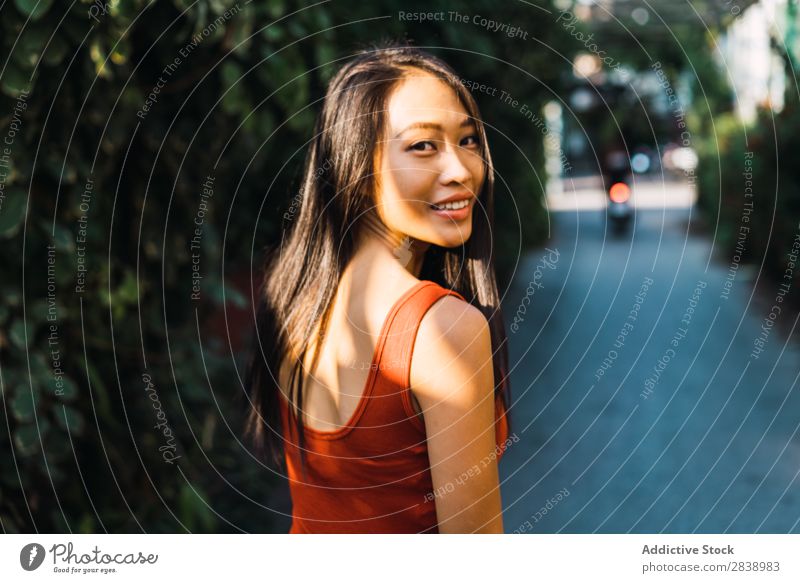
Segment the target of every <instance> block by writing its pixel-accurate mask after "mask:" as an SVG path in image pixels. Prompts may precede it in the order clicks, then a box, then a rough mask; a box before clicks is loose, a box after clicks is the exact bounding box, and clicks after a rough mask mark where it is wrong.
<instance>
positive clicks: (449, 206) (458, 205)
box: [431, 199, 469, 211]
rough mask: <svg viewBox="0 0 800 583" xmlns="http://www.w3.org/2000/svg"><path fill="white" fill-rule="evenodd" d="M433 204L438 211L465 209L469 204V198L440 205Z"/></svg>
mask: <svg viewBox="0 0 800 583" xmlns="http://www.w3.org/2000/svg"><path fill="white" fill-rule="evenodd" d="M431 206H432V207H433V210H436V211H444V210H447V211H457V210H458V209H463V208H464V207H466V206H469V200H468V199H464V200H457V201H455V202H445V203H442V204H438V205H437V204H431Z"/></svg>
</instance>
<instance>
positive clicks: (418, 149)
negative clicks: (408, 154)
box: [408, 141, 436, 152]
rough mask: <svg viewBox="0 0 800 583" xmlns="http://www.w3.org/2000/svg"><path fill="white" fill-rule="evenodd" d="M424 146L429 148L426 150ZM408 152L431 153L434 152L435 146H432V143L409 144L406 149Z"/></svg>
mask: <svg viewBox="0 0 800 583" xmlns="http://www.w3.org/2000/svg"><path fill="white" fill-rule="evenodd" d="M426 146H430V148H427V147H426ZM408 149H409V150H414V151H416V152H433V151H435V150H436V146H434V145H433V142H427V141H425V142H417V143H416V144H411V146H410V147H409V148H408Z"/></svg>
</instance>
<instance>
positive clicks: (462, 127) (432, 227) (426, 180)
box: [375, 70, 484, 247]
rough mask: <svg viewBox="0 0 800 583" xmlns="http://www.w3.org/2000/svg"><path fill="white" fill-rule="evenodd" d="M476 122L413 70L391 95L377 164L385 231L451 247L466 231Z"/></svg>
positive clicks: (473, 186)
mask: <svg viewBox="0 0 800 583" xmlns="http://www.w3.org/2000/svg"><path fill="white" fill-rule="evenodd" d="M478 140H479V137H478V133H477V131H476V127H475V123H474V120H472V119H471V118H470V117H469V115H468V114H467V111H466V109H465V108H464V106H463V105H462V104H461V102H460V101H459V99H458V97H457V96H456V93H455V92H454V91H453V90H452V89H451V88H450V87H448V86H447V85H446V84H445V83H444V82H442V81H440V80H439V79H438V78H436V77H435V76H433V75H431V74H430V73H427V72H423V71H419V70H414V71H413V72H411V73H409V75H408V76H407V77H405V78H404V79H403V80H401V81H399V82H398V83H397V85H396V86H395V87H394V90H393V91H392V93H391V94H390V96H389V101H388V104H387V112H386V133H385V135H384V136H383V141H382V142H381V144H380V146H379V152H378V158H377V163H376V169H377V171H376V174H377V176H376V178H377V185H378V188H377V193H376V201H375V203H376V205H377V210H378V213H379V215H380V217H381V219H382V220H383V222H384V223H385V224H386V225H387V226H388V227H389V229H390V230H391V231H394V232H396V233H399V234H402V235H408V236H410V237H412V238H414V239H418V240H420V241H424V242H427V243H431V244H434V245H439V246H440V247H457V246H459V245H462V244H463V243H464V242H466V241H467V240H468V239H469V237H470V235H471V234H472V215H473V213H474V212H476V211H475V198H476V197H477V195H478V193H479V192H480V190H481V186H482V182H483V174H484V162H483V159H482V157H481V155H480V144H479V142H478Z"/></svg>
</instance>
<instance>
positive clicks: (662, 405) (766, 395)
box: [500, 209, 800, 533]
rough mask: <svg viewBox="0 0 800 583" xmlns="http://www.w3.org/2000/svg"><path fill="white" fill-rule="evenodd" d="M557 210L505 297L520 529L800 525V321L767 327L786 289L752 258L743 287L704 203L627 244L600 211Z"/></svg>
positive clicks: (506, 479) (734, 529)
mask: <svg viewBox="0 0 800 583" xmlns="http://www.w3.org/2000/svg"><path fill="white" fill-rule="evenodd" d="M695 215H696V211H695ZM551 217H552V220H553V225H552V231H551V232H552V238H551V239H550V240H549V241H548V243H547V245H546V246H547V247H548V248H549V249H550V250H552V251H546V250H544V249H539V250H535V251H534V252H532V253H530V254H529V255H527V256H525V257H524V258H523V259H522V261H521V263H520V266H519V269H518V271H517V273H516V276H515V279H514V284H513V286H512V287H511V288H510V289H509V290H508V292H507V294H506V297H505V298H504V302H503V305H504V313H505V318H506V326H507V327H508V326H509V325H510V324H511V323H512V322H513V319H514V316H515V314H517V316H518V321H517V326H516V330H517V331H516V332H513V330H512V331H511V332H510V333H509V343H510V356H511V366H512V367H514V370H513V374H512V398H513V400H514V404H513V409H512V424H513V425H512V433H516V434H517V435H518V436H519V438H520V439H519V442H518V443H516V444H514V445H512V446H511V447H510V448H509V450H508V451H507V453H506V455H505V456H504V458H503V460H502V462H501V464H500V472H501V481H502V494H503V504H504V508H505V511H504V512H505V514H504V517H505V528H506V532H514V531H515V530H521V531H525V532H533V533H537V532H538V533H545V532H547V533H550V532H564V533H590V532H605V533H625V532H636V533H646V532H665V533H686V532H697V533H711V532H729V533H747V532H759V533H786V532H794V533H800V476H799V473H800V386H798V372H799V371H800V349H799V348H798V343H797V341H796V335H795V338H790V335H791V333H792V331H793V330H794V326H795V325H796V324H797V314H795V313H793V312H790V311H789V310H788V308H784V309H783V311H782V313H781V314H780V316H779V317H778V318H777V323H776V324H775V325H774V326H772V327H769V326H767V330H768V333H764V332H763V331H762V325H763V323H764V319H765V318H767V317H768V315H769V313H770V310H771V308H772V306H773V305H774V304H776V299H775V298H776V295H777V285H776V284H773V283H769V282H761V283H759V285H758V289H757V290H755V292H754V286H753V284H754V281H755V280H756V278H757V270H753V269H752V268H745V267H744V266H741V267H740V268H739V269H738V271H737V272H736V277H735V279H734V281H733V284H732V286H730V289H729V293H728V294H727V296H726V295H725V291H726V287H725V282H726V278H728V272H729V269H728V268H729V265H730V263H731V257H730V256H727V257H726V256H723V255H722V254H720V253H718V252H716V251H714V250H712V246H711V237H710V233H707V232H706V233H704V232H702V231H701V230H700V229H697V228H696V226H695V222H694V221H692V222H690V211H689V210H688V209H668V210H656V209H646V210H640V211H639V213H638V214H637V224H636V228H635V230H634V231H633V232H632V233H631V234H630V235H629V236H627V237H623V238H621V239H615V238H613V237H611V235H610V232H609V233H606V232H605V225H604V221H603V215H602V213H601V212H600V211H598V210H588V211H581V212H574V211H572V212H557V213H552V215H551ZM690 224H691V225H692V228H691V229H689V226H690ZM712 228H713V226H712ZM554 252H557V254H556V253H554ZM554 259H555V261H554ZM532 282H533V283H532ZM648 282H650V283H648ZM526 293H527V294H528V298H529V300H530V303H529V304H528V305H527V307H523V308H522V312H519V313H518V312H517V310H518V308H519V306H521V305H523V304H522V300H523V298H524V297H525V296H526ZM790 293H791V294H792V295H795V294H797V293H800V292H798V290H791V292H790ZM526 303H527V302H526ZM523 312H524V313H523ZM787 338H790V339H789V340H788V341H787ZM759 339H761V340H762V341H763V343H764V344H763V352H761V353H760V354H758V355H757V358H756V357H755V356H753V349H754V347H755V341H756V340H759ZM526 521H527V523H526Z"/></svg>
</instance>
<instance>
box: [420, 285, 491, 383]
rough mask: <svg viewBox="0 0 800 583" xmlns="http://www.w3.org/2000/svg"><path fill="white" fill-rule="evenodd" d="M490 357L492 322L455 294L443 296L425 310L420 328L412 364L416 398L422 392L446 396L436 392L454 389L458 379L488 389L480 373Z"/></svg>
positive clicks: (489, 360)
mask: <svg viewBox="0 0 800 583" xmlns="http://www.w3.org/2000/svg"><path fill="white" fill-rule="evenodd" d="M491 358H492V352H491V335H490V332H489V323H488V321H487V320H486V317H485V316H484V315H483V313H482V312H481V311H480V310H479V309H478V308H476V307H475V306H473V305H471V304H468V303H467V302H465V301H463V300H461V299H459V298H457V297H455V296H444V297H442V298H441V299H439V300H438V301H437V302H436V303H434V304H433V305H432V306H431V307H430V309H429V310H428V311H427V312H426V313H425V315H424V316H423V318H422V321H421V322H420V325H419V330H418V331H417V338H416V341H415V343H414V354H413V356H412V363H411V379H410V380H411V386H412V389H414V390H413V392H414V394H415V396H416V397H417V398H420V396H421V395H419V394H418V393H420V392H426V393H428V396H429V397H434V398H437V397H438V398H445V397H446V395H445V394H436V393H439V392H440V391H446V390H448V389H452V388H453V387H454V386H456V385H454V383H453V382H452V381H456V380H459V381H461V383H462V384H464V385H472V386H474V385H475V383H479V384H480V385H481V386H480V387H479V388H482V389H486V388H487V387H486V386H483V385H484V384H485V383H484V382H481V381H484V380H485V379H482V378H479V373H481V371H482V370H484V368H485V366H486V365H487V363H488V364H491ZM489 384H491V383H489ZM488 388H489V389H491V387H488ZM422 397H423V398H424V395H422Z"/></svg>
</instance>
